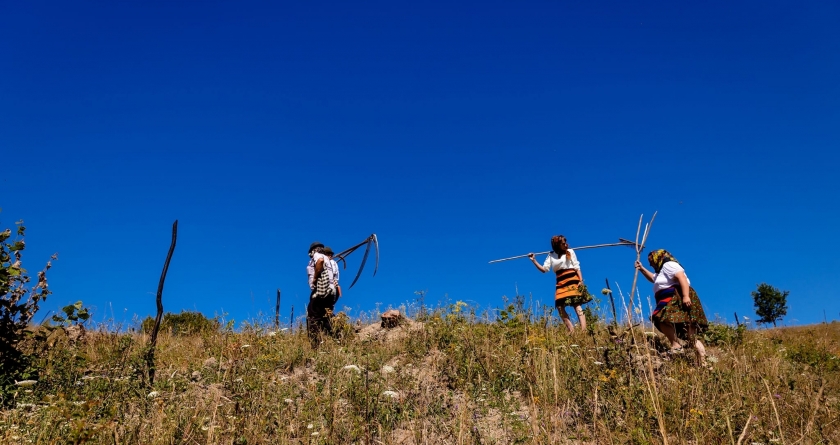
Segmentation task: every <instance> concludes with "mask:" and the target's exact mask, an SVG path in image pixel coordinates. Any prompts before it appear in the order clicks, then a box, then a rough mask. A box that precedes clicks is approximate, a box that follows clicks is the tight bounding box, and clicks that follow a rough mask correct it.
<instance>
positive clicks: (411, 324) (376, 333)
mask: <svg viewBox="0 0 840 445" xmlns="http://www.w3.org/2000/svg"><path fill="white" fill-rule="evenodd" d="M423 326H424V325H423V323H422V322H419V321H414V320H412V319H410V318H402V319H401V321H400V323H399V325H397V326H396V327H393V328H385V327H382V323H372V324H369V325H367V326H365V327H363V328H361V329H359V330H358V331H356V334H357V335H358V336H359V340H362V341H365V340H379V341H395V340H401V339H404V338H406V337H408V336H409V335H410V334H411V333H414V332H419V331H422V330H423Z"/></svg>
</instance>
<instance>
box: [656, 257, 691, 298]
mask: <svg viewBox="0 0 840 445" xmlns="http://www.w3.org/2000/svg"><path fill="white" fill-rule="evenodd" d="M677 272H685V269H683V267H682V266H680V263H677V262H674V261H668V262H667V263H665V264H663V265H662V269H661V270H660V271H659V273H658V274H656V275H654V276H653V293H654V294H656V293H657V292H659V291H660V290H662V289H667V288H669V287H673V286H676V285H678V284H680V282H679V280H677V278H676V275H677ZM685 279H686V280H687V281H688V285H689V286H691V281H690V280H688V275H686V276H685Z"/></svg>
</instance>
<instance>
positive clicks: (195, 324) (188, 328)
mask: <svg viewBox="0 0 840 445" xmlns="http://www.w3.org/2000/svg"><path fill="white" fill-rule="evenodd" d="M154 326H155V319H154V318H152V317H146V318H145V319H144V320H143V323H142V324H141V326H140V328H141V329H142V330H143V332H145V333H146V334H150V333H151V332H152V329H153V328H154ZM220 327H221V324H220V323H219V320H217V319H210V318H207V317H205V316H204V314H202V313H201V312H191V311H182V312H181V313H180V314H173V313H171V312H167V313H165V314H163V320H161V322H160V328H161V330H169V331H170V332H172V334H174V335H189V334H203V333H211V332H215V331H217V330H219V328H220Z"/></svg>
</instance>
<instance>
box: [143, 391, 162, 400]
mask: <svg viewBox="0 0 840 445" xmlns="http://www.w3.org/2000/svg"><path fill="white" fill-rule="evenodd" d="M159 395H160V393H159V392H157V391H152V392H150V393H149V394H148V395H147V396H146V397H148V398H150V399H154V398H155V397H157V396H159Z"/></svg>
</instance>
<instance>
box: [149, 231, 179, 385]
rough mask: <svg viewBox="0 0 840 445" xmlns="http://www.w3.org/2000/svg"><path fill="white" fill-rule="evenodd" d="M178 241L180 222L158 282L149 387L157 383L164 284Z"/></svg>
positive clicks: (150, 350)
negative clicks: (157, 353) (157, 354)
mask: <svg viewBox="0 0 840 445" xmlns="http://www.w3.org/2000/svg"><path fill="white" fill-rule="evenodd" d="M177 239H178V220H177V219H176V220H175V222H174V223H173V224H172V243H171V244H170V245H169V253H167V254H166V261H165V262H164V263H163V271H162V272H161V273H160V282H158V289H157V298H156V302H157V316H156V317H155V326H154V328H152V335H151V338H149V351H148V352H147V353H146V368H147V369H148V370H149V385H154V383H155V346H156V345H157V336H158V331H159V330H160V320H161V318H163V302H162V301H161V298H162V297H163V282H164V281H166V272H167V271H168V270H169V261H170V260H171V259H172V253H173V252H175V241H176V240H177Z"/></svg>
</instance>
